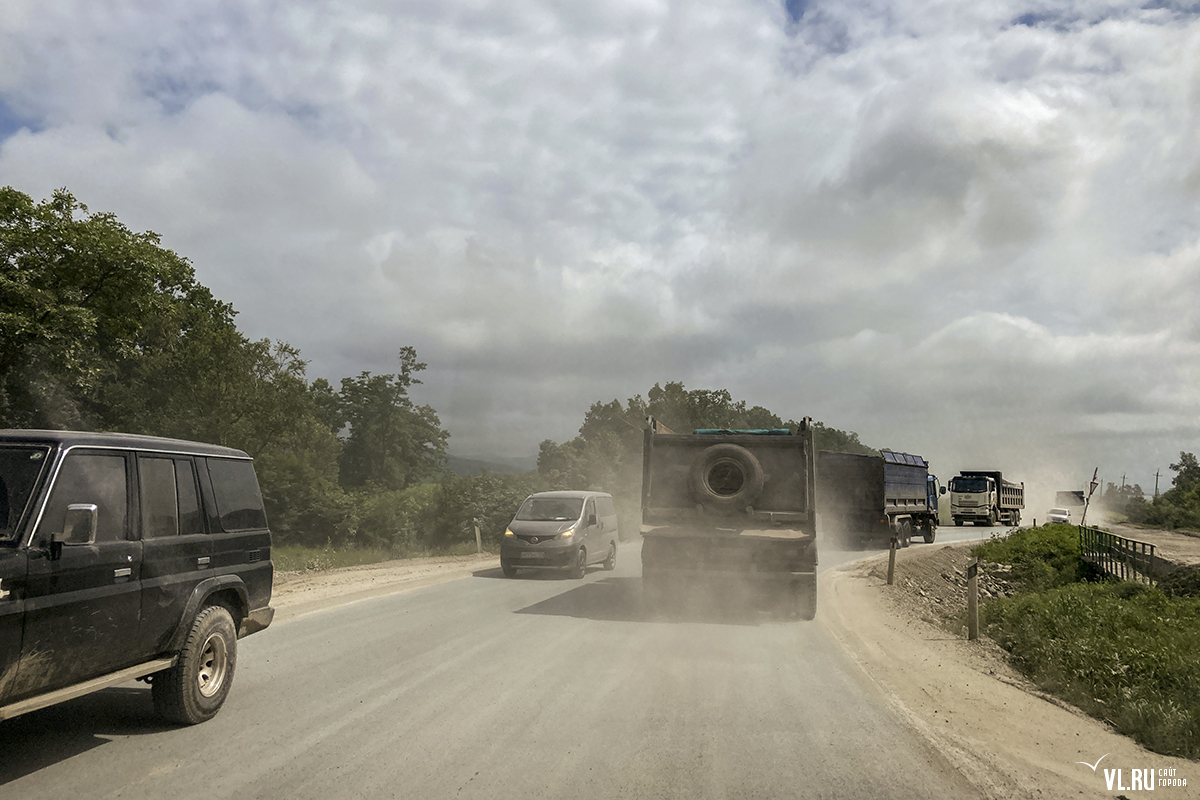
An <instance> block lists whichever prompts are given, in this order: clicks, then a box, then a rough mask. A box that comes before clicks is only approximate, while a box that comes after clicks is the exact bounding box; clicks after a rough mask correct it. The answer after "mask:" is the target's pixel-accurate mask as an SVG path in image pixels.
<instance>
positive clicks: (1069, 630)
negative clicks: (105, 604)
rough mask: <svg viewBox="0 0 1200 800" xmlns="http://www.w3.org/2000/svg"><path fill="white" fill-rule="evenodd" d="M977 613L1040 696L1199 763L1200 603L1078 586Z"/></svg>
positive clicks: (1130, 588)
mask: <svg viewBox="0 0 1200 800" xmlns="http://www.w3.org/2000/svg"><path fill="white" fill-rule="evenodd" d="M1014 569H1015V565H1014ZM983 612H984V624H985V626H986V630H987V632H988V634H989V635H990V636H991V637H992V638H993V639H995V640H996V641H997V642H999V643H1000V645H1001V646H1002V647H1004V648H1005V649H1006V650H1008V651H1010V652H1011V653H1012V654H1013V660H1014V663H1015V664H1016V666H1017V667H1018V668H1019V669H1021V671H1022V672H1024V673H1025V674H1026V675H1028V676H1029V677H1030V678H1031V679H1032V680H1033V681H1034V682H1035V683H1037V684H1038V685H1039V686H1041V687H1042V688H1043V689H1045V690H1047V691H1050V692H1053V693H1054V694H1057V695H1058V696H1060V697H1063V698H1064V699H1066V700H1068V701H1070V702H1072V703H1074V704H1075V705H1077V706H1079V707H1080V708H1082V709H1083V710H1085V711H1087V712H1088V713H1089V714H1092V715H1093V716H1096V717H1099V718H1101V719H1104V720H1106V721H1108V722H1109V723H1111V724H1112V725H1113V726H1114V727H1115V728H1116V729H1117V730H1118V731H1120V732H1122V733H1124V734H1126V735H1129V736H1131V737H1133V738H1134V739H1136V740H1137V741H1139V742H1141V743H1142V744H1143V745H1145V746H1146V747H1147V748H1149V749H1151V750H1154V751H1155V752H1159V753H1164V754H1168V755H1178V756H1183V757H1186V758H1197V757H1200V600H1195V599H1183V598H1173V597H1167V596H1166V595H1164V594H1163V593H1162V592H1160V591H1158V590H1157V589H1153V588H1150V587H1147V586H1142V585H1139V584H1130V583H1124V584H1095V583H1093V584H1085V583H1076V584H1072V585H1068V586H1061V587H1058V588H1055V589H1051V590H1049V591H1043V592H1033V593H1025V594H1021V595H1018V596H1016V597H1011V598H1007V599H1003V600H996V601H993V602H990V603H987V604H986V605H985V606H984V609H983Z"/></svg>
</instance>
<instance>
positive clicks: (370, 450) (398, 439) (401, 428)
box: [339, 347, 450, 491]
mask: <svg viewBox="0 0 1200 800" xmlns="http://www.w3.org/2000/svg"><path fill="white" fill-rule="evenodd" d="M399 359H400V371H399V372H398V373H396V374H394V375H372V374H371V373H370V372H363V373H362V374H360V375H359V376H358V377H357V378H343V379H342V390H341V393H340V395H339V399H340V409H341V413H342V416H343V417H344V419H345V420H346V422H347V423H348V424H349V426H350V427H349V433H348V434H347V436H346V439H345V447H344V449H343V450H342V458H341V479H342V484H343V485H344V486H347V487H356V488H371V489H375V490H387V491H396V490H399V489H404V488H406V487H408V486H411V485H412V484H414V483H417V482H418V481H421V480H424V479H426V478H429V477H431V476H434V475H436V474H437V473H438V472H439V471H440V470H441V469H442V468H443V465H444V463H445V456H446V440H447V439H448V438H449V436H450V434H449V433H448V432H447V431H445V430H443V429H442V428H441V423H440V421H439V420H438V416H437V412H435V411H434V410H433V408H432V407H431V406H428V405H424V406H418V405H416V404H414V403H413V402H412V399H411V398H409V396H408V389H409V387H410V386H413V385H414V384H419V383H420V381H419V380H417V378H416V377H414V374H415V373H417V372H420V371H421V370H423V369H425V367H426V365H425V364H423V363H421V362H419V361H417V351H416V350H415V349H413V348H412V347H402V348H400V355H399Z"/></svg>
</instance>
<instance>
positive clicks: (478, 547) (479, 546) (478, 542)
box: [475, 517, 483, 554]
mask: <svg viewBox="0 0 1200 800" xmlns="http://www.w3.org/2000/svg"><path fill="white" fill-rule="evenodd" d="M475 552H476V553H477V554H478V553H482V552H483V538H482V537H481V536H480V535H479V518H478V517H476V518H475Z"/></svg>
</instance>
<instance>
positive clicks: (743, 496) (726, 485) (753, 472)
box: [641, 417, 817, 619]
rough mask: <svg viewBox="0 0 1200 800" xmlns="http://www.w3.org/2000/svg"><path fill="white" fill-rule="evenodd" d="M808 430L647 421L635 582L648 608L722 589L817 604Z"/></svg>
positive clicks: (781, 602)
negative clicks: (682, 429)
mask: <svg viewBox="0 0 1200 800" xmlns="http://www.w3.org/2000/svg"><path fill="white" fill-rule="evenodd" d="M814 455H815V454H814V452H813V431H812V425H811V423H810V421H809V419H808V418H807V417H806V418H805V419H804V420H803V421H802V422H801V423H800V425H799V426H798V427H797V429H796V430H790V429H786V428H780V429H775V430H753V431H751V430H697V431H693V432H691V433H675V432H674V431H672V430H670V429H669V428H667V427H666V426H664V425H662V424H661V423H659V422H658V421H656V420H655V419H654V418H653V417H651V418H650V420H649V427H648V428H647V429H646V432H645V439H644V448H643V452H642V525H641V534H642V590H643V596H644V598H645V602H646V604H647V606H648V607H649V608H650V609H651V610H652V611H660V610H667V611H671V610H673V609H675V608H677V607H679V606H680V605H681V604H682V602H683V598H685V597H695V598H698V599H705V598H709V599H711V598H712V597H719V596H726V595H729V594H737V595H741V596H742V597H744V598H747V599H750V600H751V602H752V603H753V604H754V605H755V606H759V607H762V606H767V607H768V610H775V611H781V610H782V611H783V612H784V613H785V615H786V616H796V617H799V618H801V619H812V618H813V616H814V615H815V614H816V610H817V536H816V507H815V494H816V493H815V486H814V480H815V469H814V466H815V464H814Z"/></svg>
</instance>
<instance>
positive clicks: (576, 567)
mask: <svg viewBox="0 0 1200 800" xmlns="http://www.w3.org/2000/svg"><path fill="white" fill-rule="evenodd" d="M585 572H587V550H585V549H583V548H582V547H581V548H579V551H578V552H576V553H575V562H574V563H573V564H571V571H570V572H569V573H568V574H569V575H570V576H571V577H572V578H575V579H579V578H582V577H583V573H585Z"/></svg>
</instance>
